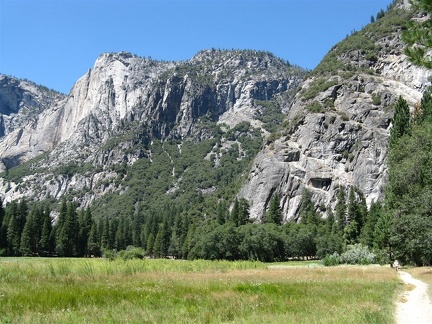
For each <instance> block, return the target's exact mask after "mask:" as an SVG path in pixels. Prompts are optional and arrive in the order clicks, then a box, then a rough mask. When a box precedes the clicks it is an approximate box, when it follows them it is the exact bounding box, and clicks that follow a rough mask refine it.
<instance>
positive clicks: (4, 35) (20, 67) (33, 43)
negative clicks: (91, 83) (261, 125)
mask: <svg viewBox="0 0 432 324" xmlns="http://www.w3.org/2000/svg"><path fill="white" fill-rule="evenodd" d="M391 2H392V1H391V0H267V1H265V0H158V1H156V0H122V1H121V0H69V1H68V0H0V73H3V74H7V75H13V76H16V77H19V78H27V79H29V80H32V81H34V82H36V83H39V84H42V85H45V86H47V87H49V88H53V89H56V90H59V91H62V92H64V93H68V92H69V90H70V88H71V87H72V86H73V84H74V82H75V81H76V80H77V79H78V78H79V77H81V76H82V75H83V74H85V73H86V72H87V70H88V69H89V68H92V67H93V64H94V62H95V60H96V58H97V57H98V56H99V55H100V54H101V53H104V52H119V51H127V52H131V53H133V54H137V55H139V56H144V57H149V56H150V57H152V58H153V59H158V60H174V61H177V60H188V59H190V58H192V57H193V55H194V54H195V53H197V52H198V51H200V50H202V49H209V48H221V49H231V48H235V49H255V50H265V51H270V52H272V53H274V54H275V55H276V56H278V57H281V58H283V59H286V60H288V61H289V62H291V63H293V64H297V65H300V66H302V67H305V68H308V69H313V68H314V67H315V66H316V65H317V64H318V63H319V62H320V60H321V59H322V57H323V56H324V55H325V54H326V53H327V52H328V51H329V49H330V48H331V47H332V46H333V45H335V44H336V43H337V42H339V41H340V40H342V39H343V38H345V36H346V35H347V34H350V33H351V31H352V30H360V29H361V28H362V26H365V25H366V24H368V23H369V22H370V19H371V16H372V15H374V16H375V15H376V14H377V12H378V11H379V10H380V9H384V10H385V9H386V8H387V5H388V4H390V3H391Z"/></svg>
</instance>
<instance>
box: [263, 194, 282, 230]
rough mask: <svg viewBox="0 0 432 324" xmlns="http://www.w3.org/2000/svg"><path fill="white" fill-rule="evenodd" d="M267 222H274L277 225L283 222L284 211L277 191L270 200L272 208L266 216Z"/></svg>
mask: <svg viewBox="0 0 432 324" xmlns="http://www.w3.org/2000/svg"><path fill="white" fill-rule="evenodd" d="M265 223H273V224H276V225H281V224H282V211H281V208H280V198H279V195H278V194H277V193H275V194H274V195H273V196H272V198H271V200H270V208H269V210H268V212H267V215H266V217H265Z"/></svg>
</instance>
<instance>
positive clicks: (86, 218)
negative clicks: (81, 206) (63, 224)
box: [77, 208, 92, 256]
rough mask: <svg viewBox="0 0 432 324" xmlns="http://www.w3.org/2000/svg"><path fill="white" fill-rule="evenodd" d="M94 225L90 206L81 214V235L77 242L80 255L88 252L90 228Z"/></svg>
mask: <svg viewBox="0 0 432 324" xmlns="http://www.w3.org/2000/svg"><path fill="white" fill-rule="evenodd" d="M91 226H92V214H91V211H90V208H86V210H85V211H84V210H82V211H81V213H80V216H79V235H78V243H77V254H78V256H85V255H87V254H88V249H87V242H88V239H89V234H90V229H91Z"/></svg>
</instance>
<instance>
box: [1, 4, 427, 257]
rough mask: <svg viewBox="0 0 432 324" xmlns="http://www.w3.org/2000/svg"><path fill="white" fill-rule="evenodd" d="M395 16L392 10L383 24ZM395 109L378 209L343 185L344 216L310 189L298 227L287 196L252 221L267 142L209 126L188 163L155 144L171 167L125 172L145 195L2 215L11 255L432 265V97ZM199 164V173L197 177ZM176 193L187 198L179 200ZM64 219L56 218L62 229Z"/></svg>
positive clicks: (21, 207) (418, 35)
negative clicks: (253, 191)
mask: <svg viewBox="0 0 432 324" xmlns="http://www.w3.org/2000/svg"><path fill="white" fill-rule="evenodd" d="M414 5H415V6H414V8H415V10H420V11H423V12H424V13H425V15H428V16H427V17H429V19H426V20H424V21H422V22H410V23H409V24H408V25H407V28H406V29H405V31H404V33H403V39H404V40H405V42H406V44H407V48H406V54H407V55H408V56H409V57H410V59H411V61H412V62H413V64H417V65H420V66H423V67H425V68H430V49H431V48H432V42H431V34H430V30H431V29H430V22H431V19H430V15H431V13H432V5H431V1H430V0H421V1H416V2H415V3H414ZM384 15H385V13H384V12H380V13H379V15H377V18H376V19H377V20H379V19H381V18H382V17H383V16H384ZM374 21H375V18H374ZM428 53H429V54H428ZM428 55H429V56H428ZM321 69H322V67H321ZM320 71H321V70H320ZM392 109H394V112H395V113H394V118H393V121H392V128H391V132H390V138H389V149H388V161H387V164H388V183H387V186H386V190H385V199H384V200H383V201H375V202H372V204H371V205H370V207H369V208H368V207H367V204H366V200H365V197H364V195H363V193H362V192H361V191H360V190H359V189H358V188H356V187H349V188H346V187H343V186H339V187H338V195H337V203H336V207H335V208H334V209H332V207H331V206H325V205H320V206H315V205H314V203H313V202H312V195H311V193H310V192H309V191H308V190H307V189H305V190H304V191H303V195H302V199H301V204H300V209H299V213H298V215H297V217H296V219H295V220H291V221H289V222H286V223H283V219H282V211H281V210H280V198H279V196H278V195H277V194H274V195H273V197H272V198H271V201H270V203H269V208H268V210H267V212H266V213H265V214H264V215H263V217H262V218H261V219H260V220H252V219H250V217H249V204H250V202H249V201H247V200H246V199H244V198H241V199H238V198H236V195H235V194H236V192H237V191H238V182H239V180H240V179H242V176H243V170H245V168H246V167H247V165H248V164H250V163H251V161H252V158H253V156H254V154H256V153H257V152H258V150H259V148H260V145H261V142H260V140H259V139H260V134H259V132H258V131H257V130H256V129H254V128H253V127H251V125H250V124H248V123H242V124H239V125H238V126H236V127H235V128H233V129H232V130H229V131H228V132H226V131H222V130H221V128H220V127H218V126H216V124H215V123H211V122H207V121H205V122H204V123H203V126H202V127H207V128H208V129H207V132H212V133H213V135H214V137H213V138H212V139H210V140H205V141H202V142H200V143H199V144H197V142H193V141H190V142H184V144H182V145H181V151H182V153H181V155H182V157H181V158H180V157H179V158H178V159H174V160H173V159H171V156H174V155H175V154H178V152H179V150H180V148H179V147H178V146H179V144H178V143H176V142H175V141H172V142H168V141H167V142H165V143H153V144H152V148H151V149H152V152H153V155H152V158H153V159H154V160H155V161H159V163H154V164H152V165H150V164H149V161H148V159H142V160H140V161H139V162H137V163H136V164H135V165H133V166H132V167H128V166H125V165H118V166H116V168H117V170H122V169H124V173H126V174H127V175H128V176H127V177H126V180H125V184H126V185H127V186H130V187H131V188H134V189H133V190H129V191H127V192H126V193H124V194H122V195H114V194H113V195H109V194H108V195H107V196H106V197H104V198H103V199H102V200H101V201H100V202H99V203H97V204H95V205H93V206H92V207H91V208H85V209H84V208H80V206H79V205H78V203H77V202H74V199H73V198H74V196H73V192H72V193H69V194H68V195H67V196H66V197H64V199H63V200H62V202H61V204H57V205H60V207H59V208H57V209H58V210H54V209H56V208H55V204H53V203H52V202H41V203H37V202H32V201H26V200H20V201H12V202H11V203H8V204H7V205H6V206H5V207H1V208H0V225H1V229H0V255H10V256H21V255H23V256H44V255H45V256H76V257H84V256H86V257H89V256H106V257H114V256H116V255H118V256H122V257H124V258H128V257H140V258H143V257H156V258H160V257H172V258H182V259H227V260H260V261H266V262H270V261H285V260H290V259H293V258H305V257H309V258H320V259H323V260H324V263H325V264H328V265H330V264H338V263H371V262H380V263H388V262H390V261H391V260H393V259H398V260H400V261H401V262H402V263H411V264H416V265H430V264H432V99H431V90H430V89H428V90H426V91H425V92H424V94H423V98H422V100H421V102H419V103H418V104H417V105H416V106H415V109H414V111H413V112H412V113H410V110H409V106H408V104H407V102H406V101H405V99H404V98H403V96H401V97H400V98H399V100H398V101H397V103H396V104H394V105H393V107H392ZM276 119H277V118H276ZM279 124H280V123H279ZM275 127H276V126H275ZM226 141H237V142H238V143H240V144H241V147H240V146H239V145H237V146H236V145H233V146H231V147H230V149H229V150H227V152H225V153H226V154H225V153H224V155H223V157H222V158H220V156H222V155H220V151H221V147H222V143H224V142H226ZM147 144H148V143H147ZM212 147H215V148H216V149H215V150H214V153H213V154H212V155H210V156H206V155H205V154H204V153H203V152H204V151H206V152H207V151H209V149H211V148H212ZM201 148H202V149H201ZM204 148H205V149H204ZM173 161H175V162H173ZM166 164H172V167H171V168H169V171H166V170H168V169H162V168H161V169H158V166H161V165H166ZM192 165H193V170H195V171H194V172H192V171H189V172H186V171H188V170H189V169H188V168H190V167H191V166H192ZM208 165H210V166H216V165H218V166H219V168H213V169H212V168H210V169H211V170H213V171H212V172H214V174H211V175H210V176H211V177H212V178H214V179H217V182H218V184H220V185H218V186H217V187H215V188H217V189H215V188H213V187H212V186H211V183H206V182H205V179H206V178H208V176H209V175H208V174H204V173H205V172H206V171H205V170H208V168H205V166H208ZM191 169H192V168H191ZM171 170H172V173H173V174H174V173H175V172H176V170H182V171H185V172H184V174H183V177H182V187H181V189H182V190H177V191H175V190H172V192H173V193H172V196H167V195H166V193H167V192H170V189H172V188H173V183H172V178H170V174H168V173H170V172H171ZM167 172H168V173H167ZM11 173H13V169H12V170H11ZM134 173H135V176H133V174H134ZM165 173H167V174H165ZM134 184H135V185H134ZM222 184H223V185H222ZM133 185H134V186H133ZM150 187H151V188H152V190H153V189H154V190H156V192H158V193H160V197H161V199H160V201H158V202H154V201H152V200H151V199H152V196H147V195H148V192H149V191H148V188H150ZM219 188H221V189H219ZM206 190H207V191H208V190H210V191H212V190H217V191H216V193H215V195H213V196H211V197H208V196H204V195H203V194H202V193H203V191H206ZM174 196H175V197H176V199H172V200H171V199H170V198H172V197H174ZM137 197H139V199H138V198H137ZM162 197H164V198H162ZM140 199H141V200H140ZM113 203H115V204H118V206H121V211H120V212H119V213H113V212H112V210H110V209H109V208H107V206H110V205H112V204H113ZM92 214H97V215H98V217H93V215H92ZM52 215H56V220H55V221H54V222H53V219H52ZM324 215H326V216H327V217H325V218H324V217H323V216H324Z"/></svg>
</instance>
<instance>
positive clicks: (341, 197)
mask: <svg viewBox="0 0 432 324" xmlns="http://www.w3.org/2000/svg"><path fill="white" fill-rule="evenodd" d="M346 222H347V204H346V195H345V188H344V187H339V192H338V194H337V203H336V223H337V225H338V226H337V227H338V231H339V233H343V230H344V228H345V225H346Z"/></svg>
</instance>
